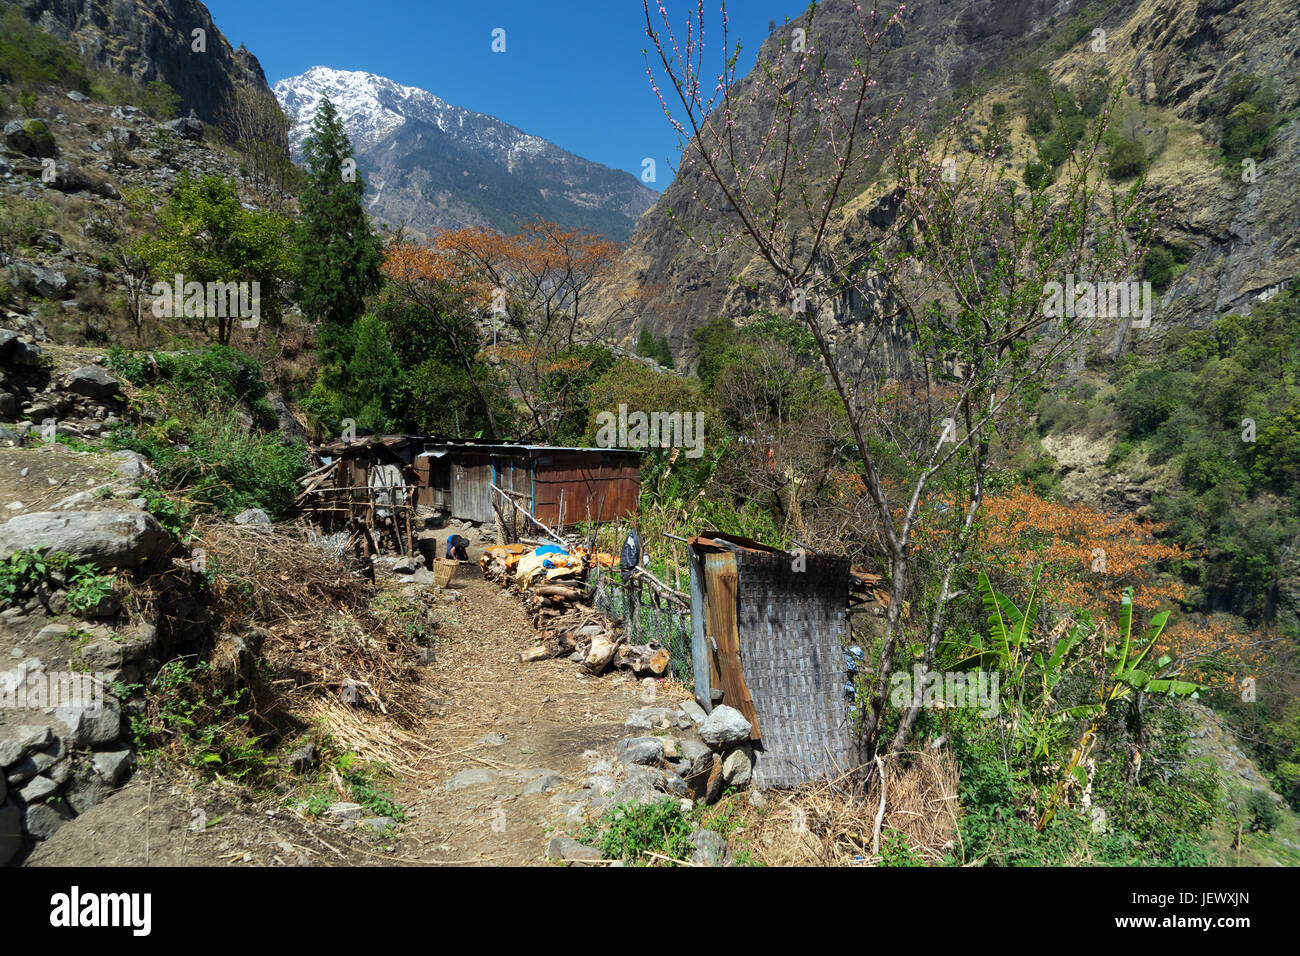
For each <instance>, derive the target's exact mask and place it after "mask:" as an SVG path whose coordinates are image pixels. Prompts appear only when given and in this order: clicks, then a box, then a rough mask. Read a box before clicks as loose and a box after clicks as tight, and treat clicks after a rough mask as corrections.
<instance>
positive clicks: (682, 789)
mask: <svg viewBox="0 0 1300 956" xmlns="http://www.w3.org/2000/svg"><path fill="white" fill-rule="evenodd" d="M663 789H664V791H665V792H666V793H671V794H672V795H673V796H675V797H684V796H686V794H688V793H690V787H688V786H686V781H685V780H683V779H682V778H681V777H679V776H678V775H677V774H675V773H665V774H664V787H663Z"/></svg>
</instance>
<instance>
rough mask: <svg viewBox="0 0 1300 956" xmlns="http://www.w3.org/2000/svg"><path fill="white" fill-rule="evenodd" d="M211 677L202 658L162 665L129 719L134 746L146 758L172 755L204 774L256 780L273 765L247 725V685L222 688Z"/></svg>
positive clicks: (167, 758) (250, 781)
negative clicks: (138, 710) (141, 708)
mask: <svg viewBox="0 0 1300 956" xmlns="http://www.w3.org/2000/svg"><path fill="white" fill-rule="evenodd" d="M213 677H214V675H213V669H212V665H211V664H209V663H207V662H206V661H199V662H197V663H195V664H190V663H188V662H187V661H186V660H185V659H183V658H177V659H175V660H171V661H168V662H167V663H166V664H164V665H163V666H162V667H161V668H160V669H159V671H158V674H157V676H156V677H155V678H154V680H153V682H152V684H151V685H150V688H151V693H150V694H149V696H148V698H147V705H146V710H145V712H144V713H143V714H137V715H136V716H134V717H132V719H131V731H132V734H133V736H134V738H135V743H136V747H137V749H138V750H139V751H140V753H141V755H142V756H143V757H144V758H145V759H146V760H147V761H150V760H156V761H167V760H174V761H177V762H179V763H181V764H184V765H186V766H189V767H191V768H193V769H195V770H197V771H198V772H199V773H201V774H202V775H203V776H205V777H213V776H216V775H218V774H220V775H221V776H223V777H226V778H227V779H230V780H235V781H240V782H245V783H253V782H256V781H257V780H259V779H261V778H262V777H263V776H264V775H265V774H266V773H267V772H268V771H269V770H271V769H272V766H273V764H272V761H271V759H270V757H269V756H268V755H267V753H266V751H265V750H264V748H263V746H262V743H263V740H262V737H261V736H259V735H257V734H254V733H253V732H252V730H251V721H252V716H253V715H252V712H251V708H250V707H249V703H248V699H247V697H248V689H247V688H245V687H240V688H237V689H235V690H232V691H227V690H224V689H222V688H221V687H220V686H219V683H218V682H217V681H215V680H214V679H213Z"/></svg>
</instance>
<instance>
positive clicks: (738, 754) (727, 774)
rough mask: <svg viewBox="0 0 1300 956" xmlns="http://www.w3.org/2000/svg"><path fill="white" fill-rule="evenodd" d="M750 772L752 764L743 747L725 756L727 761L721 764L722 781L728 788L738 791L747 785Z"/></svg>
mask: <svg viewBox="0 0 1300 956" xmlns="http://www.w3.org/2000/svg"><path fill="white" fill-rule="evenodd" d="M752 770H753V762H752V761H751V760H750V759H749V754H747V753H746V752H745V748H744V747H737V748H736V749H735V750H733V751H732V752H731V753H729V754H727V759H726V760H724V761H723V762H722V779H723V780H725V781H726V782H727V785H728V786H731V787H736V788H737V789H739V788H741V787H743V786H745V784H747V783H749V777H750V772H751V771H752Z"/></svg>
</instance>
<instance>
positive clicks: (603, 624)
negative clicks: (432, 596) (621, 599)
mask: <svg viewBox="0 0 1300 956" xmlns="http://www.w3.org/2000/svg"><path fill="white" fill-rule="evenodd" d="M596 563H599V564H601V565H602V566H605V567H609V566H611V565H612V564H613V563H614V557H613V556H612V555H609V554H604V553H602V552H595V553H589V552H587V551H586V549H584V548H580V547H575V548H571V549H570V550H568V551H567V552H566V551H560V550H559V549H558V547H556V548H554V549H553V550H547V549H545V548H536V549H534V548H533V547H530V546H528V545H523V544H506V545H494V546H493V547H490V548H486V549H484V551H483V556H482V557H481V558H479V566H480V567H481V568H482V569H483V576H484V577H485V578H487V579H488V580H489V581H494V582H496V583H497V584H498V585H500V586H501V587H503V588H507V589H509V590H511V591H513V592H514V593H515V594H516V595H518V596H519V598H520V600H522V601H523V602H524V603H525V604H526V605H527V607H528V608H529V610H530V611H532V614H533V627H534V628H535V629H536V630H537V632H538V633H537V637H536V638H535V641H536V644H535V646H533V647H531V648H529V649H528V650H526V651H523V652H522V653H521V654H520V655H519V659H520V661H523V662H528V661H541V660H549V659H551V658H555V657H568V658H569V659H570V660H572V661H574V662H575V663H579V664H581V665H582V666H583V667H585V668H586V669H587V671H588V672H589V673H591V674H602V673H604V672H605V671H608V670H626V671H631V672H632V673H633V674H635V675H636V676H637V677H662V676H663V675H664V674H665V673H666V672H667V670H668V662H669V653H668V649H667V648H665V647H661V646H660V645H659V644H658V643H657V642H651V643H649V644H629V643H627V639H626V637H625V635H624V634H623V632H622V629H621V628H620V627H619V626H618V625H617V624H616V623H615V622H613V621H610V620H609V619H608V618H607V617H605V615H604V614H602V613H601V612H600V611H598V610H596V608H595V607H594V606H593V604H592V597H593V595H592V593H591V591H590V589H589V588H588V586H587V572H588V571H589V570H590V568H591V567H593V566H594V565H595V564H596ZM548 564H549V565H551V566H550V567H547V565H548Z"/></svg>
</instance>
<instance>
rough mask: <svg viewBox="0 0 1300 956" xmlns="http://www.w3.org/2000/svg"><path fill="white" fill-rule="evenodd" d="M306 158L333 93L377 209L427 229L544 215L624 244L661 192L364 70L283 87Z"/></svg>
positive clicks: (505, 225)
mask: <svg viewBox="0 0 1300 956" xmlns="http://www.w3.org/2000/svg"><path fill="white" fill-rule="evenodd" d="M272 90H273V91H274V93H275V95H276V97H277V99H279V101H280V104H281V105H282V106H283V107H284V109H285V111H286V112H287V113H288V114H289V116H290V118H291V119H292V121H293V128H292V131H291V134H290V143H291V146H292V148H293V150H294V153H295V154H299V153H300V152H301V149H302V144H303V141H304V139H305V138H306V136H307V132H308V130H309V128H310V126H311V121H312V117H313V116H314V115H315V113H316V109H317V108H318V107H319V105H320V102H321V100H322V98H324V97H328V98H329V100H330V102H332V103H333V104H334V106H335V108H336V109H337V110H338V112H339V115H340V116H341V117H342V119H343V124H344V127H345V129H346V130H347V133H348V136H349V137H350V138H351V140H352V145H353V148H354V150H355V152H356V154H357V165H358V168H359V169H360V171H361V173H362V175H363V176H364V177H365V178H366V183H367V203H368V205H369V207H370V211H371V213H372V214H373V215H374V216H375V217H376V218H377V219H379V220H380V221H381V222H385V223H387V224H388V225H390V226H398V225H405V226H406V227H407V228H408V230H409V231H411V232H414V233H416V234H420V235H428V234H429V233H430V232H432V231H434V230H437V229H444V228H459V227H461V226H482V225H486V226H492V227H494V228H497V229H501V230H503V231H506V232H512V231H513V230H514V229H515V228H516V227H517V226H518V224H519V223H520V222H523V221H525V220H527V219H531V218H533V217H534V216H542V217H544V218H547V219H551V220H554V221H556V222H559V223H560V224H561V225H564V226H570V227H581V228H584V229H588V230H591V231H593V232H602V233H604V234H606V235H608V236H609V237H610V238H613V239H617V240H623V239H626V238H628V236H630V235H631V232H632V227H633V225H634V224H635V223H636V220H637V218H638V217H639V216H640V215H641V213H643V212H645V210H646V209H648V208H650V206H651V205H653V203H654V201H655V200H656V199H657V198H658V196H657V195H656V194H655V193H654V192H653V191H651V190H649V189H647V188H646V187H645V186H644V185H642V184H641V182H640V181H639V180H637V178H636V177H635V176H633V175H632V174H631V173H627V172H622V171H619V170H614V169H610V168H609V167H607V166H602V165H600V164H598V163H593V162H590V161H589V160H586V159H583V158H582V157H580V156H576V155H574V154H573V153H570V152H568V151H567V150H564V149H561V148H560V147H558V146H556V145H555V144H554V143H551V142H549V141H547V140H545V139H542V138H541V137H538V136H532V135H529V134H528V133H525V132H524V131H523V130H521V129H519V128H517V127H514V126H511V125H510V124H509V123H505V122H502V121H501V120H499V119H497V118H496V117H494V116H488V115H486V114H484V113H475V112H473V111H472V110H467V109H464V108H462V107H459V106H454V105H452V104H451V103H448V102H447V101H446V100H443V99H441V98H440V97H438V96H436V95H435V94H433V93H431V92H429V91H428V90H422V89H419V88H418V87H414V86H403V85H402V84H400V83H395V82H394V81H392V80H390V79H388V78H386V77H382V76H377V75H376V74H374V73H365V72H361V71H350V70H335V69H331V68H329V67H324V66H314V67H312V68H311V69H309V70H308V71H307V72H305V73H302V74H300V75H299V76H292V77H288V78H287V79H283V80H280V81H279V82H278V83H276V84H275V85H274V86H273V87H272Z"/></svg>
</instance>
